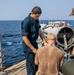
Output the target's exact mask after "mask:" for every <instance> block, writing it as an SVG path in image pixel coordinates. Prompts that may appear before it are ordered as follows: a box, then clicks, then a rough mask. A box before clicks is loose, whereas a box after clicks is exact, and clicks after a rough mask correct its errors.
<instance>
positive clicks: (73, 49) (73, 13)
mask: <svg viewBox="0 0 74 75" xmlns="http://www.w3.org/2000/svg"><path fill="white" fill-rule="evenodd" d="M69 16H74V7H73V8H72V11H71V13H70V14H69ZM73 38H74V36H73ZM73 41H74V40H73ZM71 54H72V55H74V46H73V47H72V53H71Z"/></svg>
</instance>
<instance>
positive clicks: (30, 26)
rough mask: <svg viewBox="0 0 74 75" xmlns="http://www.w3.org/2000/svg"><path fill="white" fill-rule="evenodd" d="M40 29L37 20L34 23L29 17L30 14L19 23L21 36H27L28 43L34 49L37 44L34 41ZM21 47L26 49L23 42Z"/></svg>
mask: <svg viewBox="0 0 74 75" xmlns="http://www.w3.org/2000/svg"><path fill="white" fill-rule="evenodd" d="M40 27H41V26H40V24H39V20H36V21H34V20H33V19H32V17H31V16H30V14H29V16H28V17H26V18H25V19H24V20H23V21H22V23H21V30H22V36H26V35H27V37H28V39H29V41H30V42H31V44H32V45H33V46H34V47H37V43H36V42H35V41H36V40H37V38H38V35H39V29H40ZM23 47H24V48H27V46H26V44H25V42H24V41H23ZM24 50H25V49H24Z"/></svg>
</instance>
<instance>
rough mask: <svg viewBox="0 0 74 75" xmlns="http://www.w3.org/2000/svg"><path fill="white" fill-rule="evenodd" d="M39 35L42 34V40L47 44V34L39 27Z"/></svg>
mask: <svg viewBox="0 0 74 75" xmlns="http://www.w3.org/2000/svg"><path fill="white" fill-rule="evenodd" d="M39 35H40V37H41V39H42V41H43V42H44V44H45V45H47V41H46V39H45V36H44V34H43V32H42V30H41V29H39Z"/></svg>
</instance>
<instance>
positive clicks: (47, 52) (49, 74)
mask: <svg viewBox="0 0 74 75" xmlns="http://www.w3.org/2000/svg"><path fill="white" fill-rule="evenodd" d="M62 57H63V52H62V51H61V50H60V49H58V48H57V47H55V46H44V47H42V48H40V49H38V51H37V53H36V56H35V60H37V62H38V63H39V64H38V73H39V74H38V75H58V72H59V65H60V60H61V58H62Z"/></svg>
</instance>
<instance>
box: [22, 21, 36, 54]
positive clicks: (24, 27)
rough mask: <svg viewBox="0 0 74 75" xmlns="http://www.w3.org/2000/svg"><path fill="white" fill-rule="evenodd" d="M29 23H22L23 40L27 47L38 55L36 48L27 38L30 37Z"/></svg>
mask: <svg viewBox="0 0 74 75" xmlns="http://www.w3.org/2000/svg"><path fill="white" fill-rule="evenodd" d="M29 29H30V25H29V21H23V22H22V23H21V30H22V39H23V41H24V42H25V43H26V45H27V46H28V47H29V48H30V49H31V50H32V51H33V53H36V48H34V47H33V45H32V44H31V42H30V41H29V39H28V38H27V36H28V35H29Z"/></svg>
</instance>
